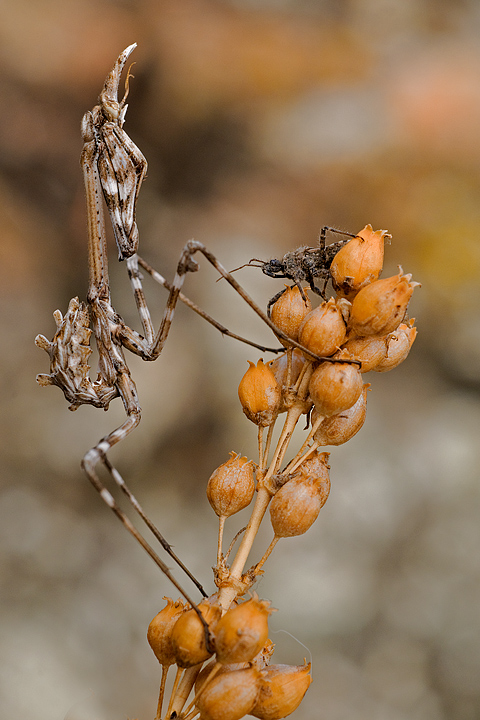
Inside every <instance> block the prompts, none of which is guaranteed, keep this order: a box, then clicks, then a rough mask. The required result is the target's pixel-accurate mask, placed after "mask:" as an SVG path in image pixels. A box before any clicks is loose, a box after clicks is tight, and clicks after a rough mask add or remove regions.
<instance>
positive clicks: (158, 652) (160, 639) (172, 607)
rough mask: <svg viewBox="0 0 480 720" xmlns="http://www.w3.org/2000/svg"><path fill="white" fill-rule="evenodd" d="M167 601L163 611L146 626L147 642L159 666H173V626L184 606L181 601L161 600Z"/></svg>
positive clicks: (166, 598)
mask: <svg viewBox="0 0 480 720" xmlns="http://www.w3.org/2000/svg"><path fill="white" fill-rule="evenodd" d="M163 599H164V600H166V601H167V604H166V606H165V607H164V608H163V610H160V612H159V613H157V615H155V617H154V618H153V620H152V622H151V623H150V625H149V626H148V630H147V640H148V643H149V645H150V647H151V648H152V650H153V652H154V653H155V657H156V658H157V660H158V662H159V663H160V664H161V665H167V666H168V665H173V664H174V663H175V655H174V653H173V646H172V630H173V626H174V625H175V623H176V622H177V620H178V619H179V617H180V615H183V613H184V611H185V605H184V603H183V602H182V601H181V600H177V601H176V602H174V601H173V600H172V598H169V597H165V598H163Z"/></svg>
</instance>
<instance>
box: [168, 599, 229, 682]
mask: <svg viewBox="0 0 480 720" xmlns="http://www.w3.org/2000/svg"><path fill="white" fill-rule="evenodd" d="M198 608H199V610H200V612H201V613H202V616H203V618H204V619H205V620H206V622H207V623H208V626H209V628H210V629H211V630H214V629H215V625H216V623H217V621H218V620H219V619H220V616H221V614H222V611H221V609H220V606H219V605H217V604H216V602H215V601H214V600H210V599H209V598H207V599H205V600H202V602H201V603H199V605H198ZM171 640H172V647H173V652H174V655H175V662H176V663H177V665H178V666H179V667H181V668H187V667H192V666H193V665H197V664H198V663H201V662H204V661H205V660H208V658H209V657H210V656H211V654H212V653H211V652H209V651H208V650H207V644H206V641H205V628H204V626H203V623H202V622H201V620H200V618H199V617H198V615H197V613H196V611H195V610H194V609H193V608H192V609H191V610H187V611H186V612H185V613H183V615H181V616H180V617H179V619H178V620H177V622H176V623H175V625H174V626H173V630H172V636H171Z"/></svg>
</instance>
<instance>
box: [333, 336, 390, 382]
mask: <svg viewBox="0 0 480 720" xmlns="http://www.w3.org/2000/svg"><path fill="white" fill-rule="evenodd" d="M387 337H388V336H387V335H370V337H353V338H351V339H350V340H347V342H346V343H345V344H344V345H342V350H348V352H350V353H351V354H352V357H354V358H355V360H359V361H360V362H361V363H362V367H361V368H360V372H362V373H366V372H370V370H373V369H374V368H375V367H376V366H377V365H378V363H379V362H381V361H382V360H383V359H384V358H385V357H386V355H387Z"/></svg>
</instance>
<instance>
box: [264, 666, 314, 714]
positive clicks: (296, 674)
mask: <svg viewBox="0 0 480 720" xmlns="http://www.w3.org/2000/svg"><path fill="white" fill-rule="evenodd" d="M311 682H312V676H311V675H310V663H309V664H308V665H270V666H269V667H267V668H265V670H264V673H263V675H262V678H261V680H260V693H259V696H258V699H257V702H256V703H255V706H254V708H253V710H252V711H251V715H253V716H254V717H256V718H260V720H280V719H281V718H284V717H287V715H290V714H291V713H292V712H293V711H294V710H296V709H297V707H298V706H299V705H300V703H301V702H302V700H303V698H304V696H305V693H306V692H307V690H308V688H309V685H310V683H311Z"/></svg>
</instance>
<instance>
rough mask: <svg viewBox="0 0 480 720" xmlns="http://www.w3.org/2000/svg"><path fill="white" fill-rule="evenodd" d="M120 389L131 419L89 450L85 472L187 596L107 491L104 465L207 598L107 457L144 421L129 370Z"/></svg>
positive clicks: (121, 381)
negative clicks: (100, 473) (101, 468)
mask: <svg viewBox="0 0 480 720" xmlns="http://www.w3.org/2000/svg"><path fill="white" fill-rule="evenodd" d="M117 387H118V391H119V394H120V395H121V397H122V400H123V402H124V405H125V410H126V412H127V419H126V420H125V422H124V423H123V424H122V425H120V427H118V428H117V429H116V430H114V431H113V432H111V433H110V434H109V435H107V436H106V437H104V438H103V439H102V440H100V442H99V443H98V444H97V445H96V446H95V447H94V448H92V449H91V450H89V451H88V453H87V454H86V455H85V457H84V458H83V461H82V467H83V469H84V470H85V472H86V474H87V477H88V479H89V480H90V482H91V483H92V484H93V486H94V487H95V489H96V490H97V491H98V492H99V493H100V495H101V497H102V499H103V500H104V502H106V503H107V505H108V506H109V507H110V508H111V509H112V510H113V512H114V513H115V514H116V515H117V517H118V518H120V520H121V521H122V523H123V524H124V525H125V527H126V528H127V530H128V531H129V532H130V533H131V534H132V535H133V536H134V537H135V539H136V540H137V541H138V542H139V543H140V545H142V547H143V548H144V549H145V550H146V551H147V552H148V554H149V555H150V557H151V558H152V559H153V560H154V562H155V563H156V564H157V565H158V566H159V567H160V569H161V570H162V571H163V572H164V573H165V574H166V575H167V577H168V578H169V580H171V581H172V582H173V584H174V585H175V587H177V589H178V590H180V592H182V593H183V594H184V595H185V593H184V591H183V589H182V588H181V587H180V586H179V585H178V583H177V581H176V580H175V579H174V578H173V575H172V574H171V573H170V571H169V570H168V568H167V566H166V565H165V563H164V562H163V561H162V560H160V558H158V556H157V555H156V553H155V552H154V551H153V550H152V548H151V547H150V546H149V545H148V543H147V542H146V541H145V539H144V538H143V536H142V535H141V534H140V533H139V532H138V530H137V529H136V528H135V527H134V526H133V525H132V523H131V522H130V520H129V519H128V518H127V516H126V515H125V513H124V512H123V511H122V510H121V509H120V507H119V506H118V504H117V503H116V501H115V500H114V498H113V496H112V495H111V493H110V492H109V491H108V490H107V488H106V487H105V486H104V485H103V483H102V482H101V481H100V479H99V477H98V475H97V473H96V470H95V468H96V465H97V464H98V463H99V462H102V463H103V464H104V466H105V467H106V469H107V470H108V472H109V473H110V475H111V477H112V479H113V480H114V482H115V483H116V485H117V486H118V487H119V488H120V489H121V490H122V492H123V493H124V494H125V495H126V496H127V498H128V500H129V502H130V504H131V505H132V507H133V508H134V509H135V510H136V512H137V513H138V514H139V515H140V517H141V518H142V520H143V521H144V522H145V524H146V525H147V527H148V528H149V529H150V531H151V532H152V533H153V535H154V536H155V538H156V539H157V540H158V542H159V543H160V544H161V546H162V547H163V548H164V550H165V551H166V552H167V553H168V554H169V555H170V557H171V558H172V559H173V560H175V562H176V563H177V564H178V565H179V566H180V567H181V568H182V570H183V571H184V572H185V573H186V574H187V575H188V577H189V578H190V579H191V580H192V582H194V583H195V585H196V586H197V587H198V589H199V590H200V592H201V593H202V594H203V595H204V597H206V596H207V594H206V592H205V590H204V589H203V587H202V585H201V584H200V583H199V582H198V580H197V579H196V578H195V577H194V576H193V575H192V573H191V572H190V571H189V570H188V568H187V567H186V566H185V565H184V564H183V563H182V561H181V560H180V559H179V558H178V557H177V555H176V554H175V553H174V552H173V550H172V548H171V546H170V544H169V543H168V542H167V541H166V540H165V538H164V537H163V535H162V534H161V533H160V531H159V530H158V529H157V527H156V526H155V525H154V523H153V522H152V521H151V520H150V519H149V518H148V516H147V515H146V513H145V512H144V510H143V508H142V506H141V505H140V503H139V502H138V500H137V499H136V497H135V496H134V495H133V493H132V492H131V491H130V489H129V488H128V486H127V485H126V483H125V481H124V480H123V478H122V476H121V475H120V473H119V472H118V470H117V469H116V468H115V467H114V466H113V465H112V464H111V462H110V461H109V460H108V458H107V452H108V450H110V448H111V447H113V445H115V444H116V443H118V442H120V441H121V440H124V439H125V438H126V437H127V436H128V435H129V434H130V433H131V432H132V430H134V429H135V428H136V427H137V425H138V424H139V422H140V408H139V405H138V401H137V397H136V389H135V384H134V382H133V380H132V379H131V377H130V375H129V373H128V370H125V371H124V372H121V373H120V374H119V379H118V383H117ZM158 561H160V562H158ZM165 568H166V569H167V570H168V572H166V571H165ZM172 578H173V579H172ZM185 597H186V596H185ZM187 600H188V601H189V602H190V600H189V598H188V597H187Z"/></svg>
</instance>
